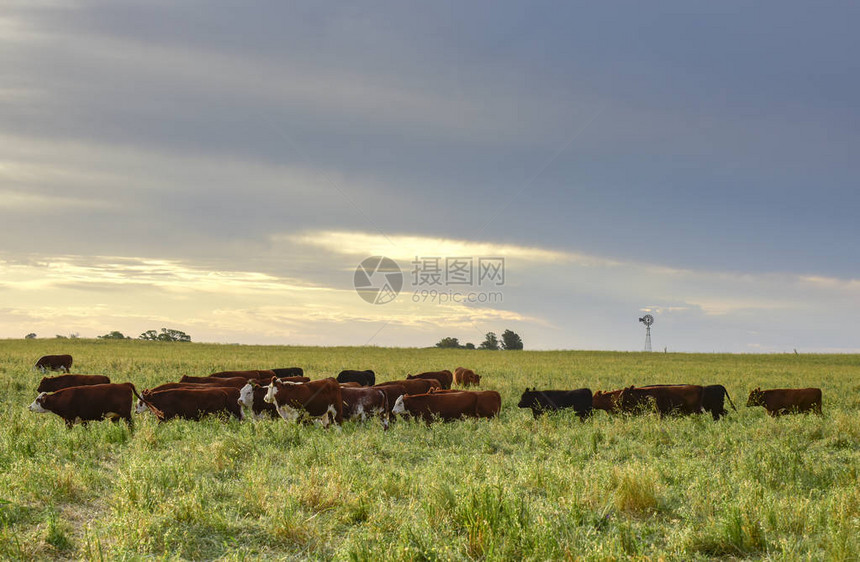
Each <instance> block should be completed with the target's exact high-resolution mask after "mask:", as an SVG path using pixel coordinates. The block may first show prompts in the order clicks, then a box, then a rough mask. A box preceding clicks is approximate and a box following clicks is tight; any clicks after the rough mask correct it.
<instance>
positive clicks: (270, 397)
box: [263, 377, 280, 404]
mask: <svg viewBox="0 0 860 562" xmlns="http://www.w3.org/2000/svg"><path fill="white" fill-rule="evenodd" d="M279 382H280V381H279V380H278V377H272V380H271V381H270V382H269V386H267V387H266V389H267V390H266V395H265V396H264V397H263V402H265V403H266V404H274V403H275V392H277V391H278V390H277V384H278V383H279Z"/></svg>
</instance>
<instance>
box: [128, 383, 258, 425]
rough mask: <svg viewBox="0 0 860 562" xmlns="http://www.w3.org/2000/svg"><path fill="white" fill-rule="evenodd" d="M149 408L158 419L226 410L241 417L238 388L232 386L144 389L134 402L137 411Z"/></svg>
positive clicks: (225, 411) (189, 416) (195, 417)
mask: <svg viewBox="0 0 860 562" xmlns="http://www.w3.org/2000/svg"><path fill="white" fill-rule="evenodd" d="M147 408H148V409H149V410H151V411H152V413H153V414H155V417H157V418H158V421H162V422H164V421H167V420H171V419H173V418H182V419H186V420H199V419H200V418H202V417H203V416H205V415H207V414H220V413H227V414H230V415H232V416H234V417H236V418H239V419H240V420H241V419H244V418H245V414H244V413H243V412H242V408H241V407H240V406H239V389H238V388H233V387H226V386H225V387H208V386H205V387H202V388H174V389H170V390H159V391H157V392H144V393H143V398H142V399H141V400H140V401H139V402H138V403H137V409H136V411H137V413H139V414H140V413H142V412H145V411H146V410H147Z"/></svg>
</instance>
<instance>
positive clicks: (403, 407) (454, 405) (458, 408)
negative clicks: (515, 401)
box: [391, 391, 501, 425]
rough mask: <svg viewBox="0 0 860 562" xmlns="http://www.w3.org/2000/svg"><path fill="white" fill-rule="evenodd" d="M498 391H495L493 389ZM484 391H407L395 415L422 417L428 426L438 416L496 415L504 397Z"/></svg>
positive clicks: (398, 402) (398, 404) (394, 411)
mask: <svg viewBox="0 0 860 562" xmlns="http://www.w3.org/2000/svg"><path fill="white" fill-rule="evenodd" d="M489 392H491V393H494V392H493V391H489ZM494 394H495V396H490V395H485V394H483V393H480V392H433V393H429V394H415V395H411V394H405V395H403V396H401V397H400V398H398V399H397V402H396V403H395V404H394V408H393V409H392V410H391V411H392V413H393V414H400V415H407V414H408V415H410V416H412V417H417V418H421V419H422V420H424V422H426V423H427V424H428V425H429V424H430V423H431V422H432V421H433V420H434V419H437V418H438V419H441V420H443V421H451V420H455V419H459V418H463V417H472V418H477V417H492V416H494V415H495V414H497V413H498V408H499V407H500V405H501V397H500V396H499V395H498V393H494Z"/></svg>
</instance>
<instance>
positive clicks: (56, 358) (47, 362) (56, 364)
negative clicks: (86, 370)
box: [33, 355, 72, 373]
mask: <svg viewBox="0 0 860 562" xmlns="http://www.w3.org/2000/svg"><path fill="white" fill-rule="evenodd" d="M33 368H34V369H38V370H39V371H42V372H43V373H44V372H45V371H65V372H67V373H68V372H69V371H70V370H71V369H72V356H71V355H43V356H42V357H40V358H39V360H38V361H36V364H35V365H33Z"/></svg>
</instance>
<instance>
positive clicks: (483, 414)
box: [427, 388, 502, 418]
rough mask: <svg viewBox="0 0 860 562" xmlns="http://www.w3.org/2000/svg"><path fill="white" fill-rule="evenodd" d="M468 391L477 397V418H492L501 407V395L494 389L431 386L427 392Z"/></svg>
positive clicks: (452, 392)
mask: <svg viewBox="0 0 860 562" xmlns="http://www.w3.org/2000/svg"><path fill="white" fill-rule="evenodd" d="M463 392H468V393H471V394H474V395H476V396H477V397H478V403H477V410H476V415H477V417H479V418H494V417H496V416H497V415H499V411H501V409H502V396H501V394H499V393H498V392H496V391H495V390H459V389H454V390H452V389H446V388H442V389H440V388H431V389H430V390H429V391H428V392H427V394H457V393H463Z"/></svg>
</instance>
